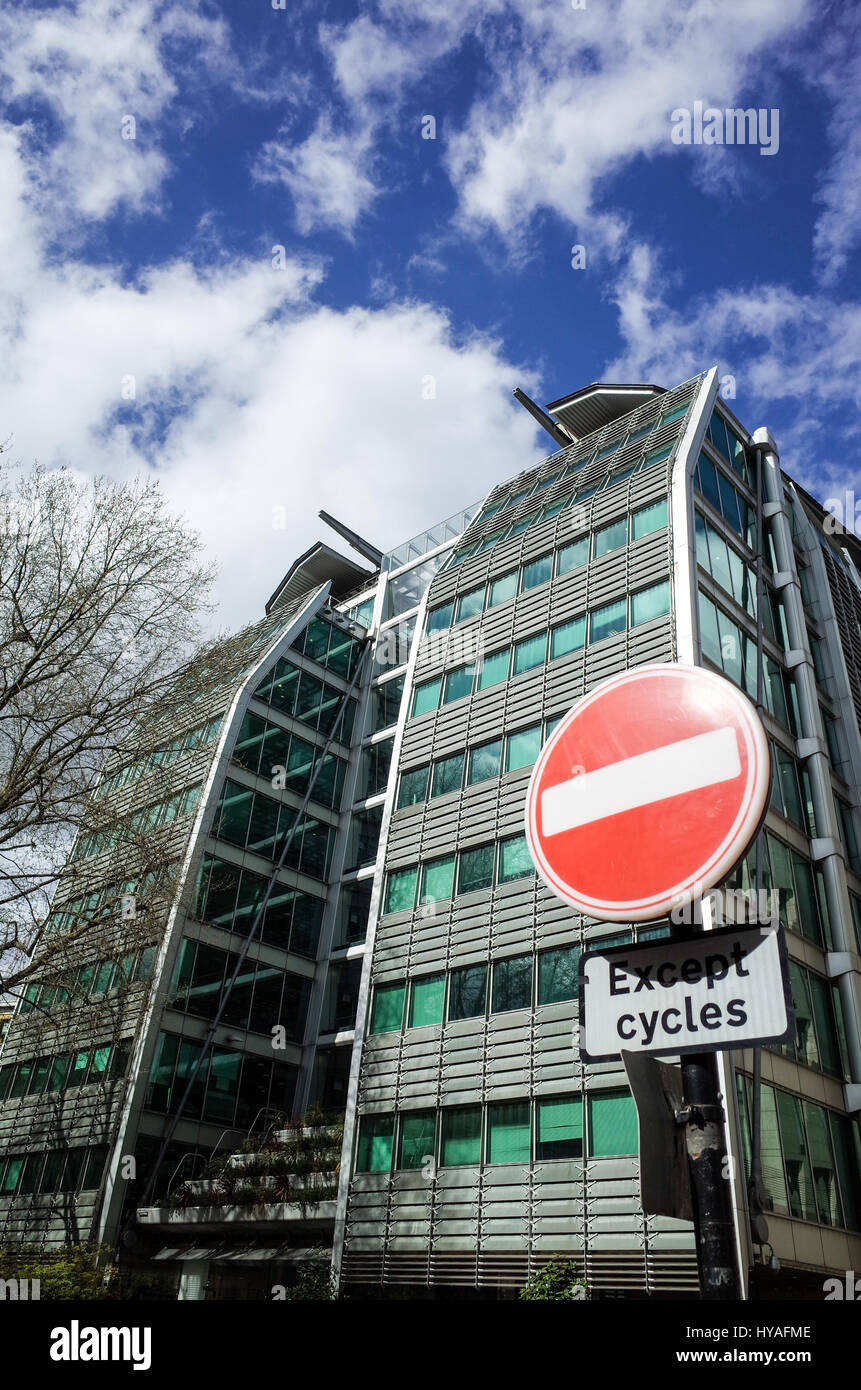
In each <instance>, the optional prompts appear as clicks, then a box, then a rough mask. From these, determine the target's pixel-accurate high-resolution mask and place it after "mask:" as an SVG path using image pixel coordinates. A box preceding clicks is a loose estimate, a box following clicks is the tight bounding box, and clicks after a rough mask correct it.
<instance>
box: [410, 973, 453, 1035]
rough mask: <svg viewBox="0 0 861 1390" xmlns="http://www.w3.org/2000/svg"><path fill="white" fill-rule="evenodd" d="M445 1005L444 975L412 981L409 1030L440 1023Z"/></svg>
mask: <svg viewBox="0 0 861 1390" xmlns="http://www.w3.org/2000/svg"><path fill="white" fill-rule="evenodd" d="M444 1003H445V975H428V976H426V977H425V978H423V979H420V980H413V983H412V987H411V989H410V1014H409V1025H408V1026H409V1027H410V1028H426V1027H429V1026H430V1025H431V1024H435V1023H442V1017H443V1005H444Z"/></svg>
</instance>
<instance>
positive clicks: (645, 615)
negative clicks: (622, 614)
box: [631, 579, 670, 627]
mask: <svg viewBox="0 0 861 1390" xmlns="http://www.w3.org/2000/svg"><path fill="white" fill-rule="evenodd" d="M669 611H670V581H669V579H662V580H661V582H660V584H652V585H650V587H649V588H648V589H640V590H639V592H638V593H636V594H632V595H631V626H632V627H638V626H639V624H640V623H648V622H651V620H652V619H653V618H662V617H663V616H664V614H665V613H669Z"/></svg>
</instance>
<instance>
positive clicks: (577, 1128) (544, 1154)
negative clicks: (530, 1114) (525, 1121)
mask: <svg viewBox="0 0 861 1390" xmlns="http://www.w3.org/2000/svg"><path fill="white" fill-rule="evenodd" d="M536 1125H537V1135H536V1143H535V1157H536V1158H540V1159H554V1158H582V1156H583V1103H582V1101H581V1100H580V1098H579V1097H578V1096H553V1097H551V1098H548V1099H547V1100H539V1101H537V1103H536Z"/></svg>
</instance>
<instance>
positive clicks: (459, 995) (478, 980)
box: [448, 965, 487, 1023]
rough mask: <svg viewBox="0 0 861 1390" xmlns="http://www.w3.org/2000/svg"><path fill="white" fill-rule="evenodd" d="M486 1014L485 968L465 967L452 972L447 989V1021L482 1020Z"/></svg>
mask: <svg viewBox="0 0 861 1390" xmlns="http://www.w3.org/2000/svg"><path fill="white" fill-rule="evenodd" d="M486 1012H487V966H486V965H465V966H462V967H461V968H460V969H459V970H452V972H451V975H450V976H449V987H448V1020H449V1023H454V1022H456V1021H457V1020H458V1019H461V1018H483V1017H484V1015H485V1013H486Z"/></svg>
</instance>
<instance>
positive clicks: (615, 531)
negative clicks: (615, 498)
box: [592, 516, 628, 560]
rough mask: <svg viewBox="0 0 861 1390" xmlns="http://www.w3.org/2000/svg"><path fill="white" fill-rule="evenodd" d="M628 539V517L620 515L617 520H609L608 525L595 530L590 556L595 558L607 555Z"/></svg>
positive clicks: (624, 543)
mask: <svg viewBox="0 0 861 1390" xmlns="http://www.w3.org/2000/svg"><path fill="white" fill-rule="evenodd" d="M627 541H628V518H627V517H626V516H623V517H620V518H619V520H618V521H611V522H610V525H609V526H602V527H601V529H600V531H596V532H595V535H594V537H593V543H592V558H593V559H595V560H597V559H598V558H599V556H601V555H608V554H609V553H610V551H611V550H619V549H620V548H621V547H622V546H623V545H626V544H627Z"/></svg>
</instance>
